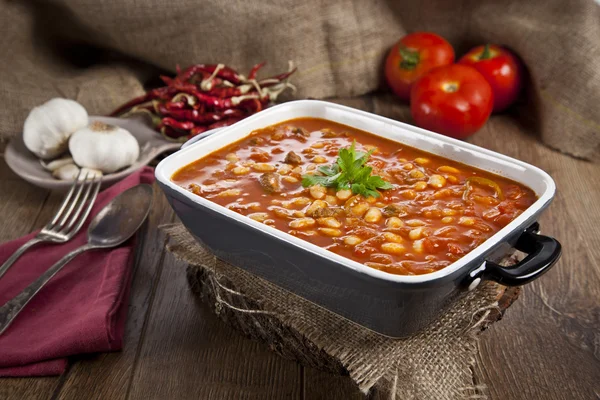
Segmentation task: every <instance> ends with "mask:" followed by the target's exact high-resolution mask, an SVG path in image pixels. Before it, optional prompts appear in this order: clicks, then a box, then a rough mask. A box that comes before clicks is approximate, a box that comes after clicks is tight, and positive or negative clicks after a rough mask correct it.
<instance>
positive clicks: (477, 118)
mask: <svg viewBox="0 0 600 400" xmlns="http://www.w3.org/2000/svg"><path fill="white" fill-rule="evenodd" d="M493 104H494V100H493V94H492V88H491V87H490V84H489V83H487V81H486V80H485V78H484V77H483V75H481V74H480V73H479V72H477V70H476V69H475V68H473V67H469V66H467V65H460V64H453V65H446V66H444V67H439V68H436V69H434V70H431V71H430V72H429V73H427V74H426V75H425V76H423V77H422V78H421V79H419V80H418V81H417V83H415V85H414V86H413V88H412V91H411V94H410V112H411V114H412V116H413V118H414V120H415V122H416V124H417V125H418V126H420V127H422V128H425V129H429V130H431V131H434V132H438V133H441V134H444V135H447V136H451V137H455V138H458V139H463V138H465V137H467V136H469V135H471V134H473V133H475V132H476V131H477V130H479V128H481V127H482V126H483V124H485V121H487V119H488V117H489V116H490V114H491V112H492V107H493Z"/></svg>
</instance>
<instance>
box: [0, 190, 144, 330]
mask: <svg viewBox="0 0 600 400" xmlns="http://www.w3.org/2000/svg"><path fill="white" fill-rule="evenodd" d="M151 204H152V187H151V186H150V185H138V186H134V187H132V188H130V189H128V190H126V191H124V192H123V193H121V194H120V195H118V196H117V197H115V198H114V199H113V200H112V201H111V202H110V203H108V204H107V205H106V206H105V207H104V208H103V209H102V210H100V212H99V213H98V215H96V216H95V217H94V219H93V220H92V222H91V223H90V226H89V228H88V242H87V243H86V244H84V245H83V246H81V247H79V248H77V249H75V250H73V251H71V252H70V253H68V254H67V255H65V256H64V257H63V258H62V259H60V260H59V261H58V262H56V264H54V265H53V266H51V267H50V268H49V269H48V270H47V271H46V272H44V274H43V275H42V276H40V277H39V278H38V279H37V280H36V281H35V282H33V283H32V284H30V285H29V286H27V287H26V288H25V289H24V290H23V291H22V292H21V293H19V294H18V295H17V296H16V297H15V298H14V299H12V300H10V301H8V302H7V303H6V304H4V305H3V306H2V307H0V335H2V333H4V331H5V330H6V328H8V327H9V325H10V324H11V323H12V321H13V320H14V319H15V318H16V316H17V315H19V313H20V312H21V311H22V310H23V309H24V308H25V306H26V305H27V303H29V301H30V300H31V299H32V298H33V297H34V296H35V295H36V294H37V293H38V292H39V291H40V290H41V289H42V288H43V287H44V285H45V284H46V283H48V281H50V279H52V277H53V276H54V275H56V274H57V273H58V272H59V271H60V270H61V269H62V268H63V267H64V266H65V265H67V263H68V262H69V261H71V260H72V259H73V258H75V257H77V256H78V255H79V254H81V253H83V252H84V251H88V250H94V249H106V248H110V247H116V246H118V245H120V244H121V243H123V242H125V241H126V240H127V239H129V238H130V237H131V236H133V234H134V233H135V232H136V231H137V230H138V229H139V227H140V226H142V223H143V222H144V220H145V219H146V217H147V216H148V212H149V211H150V205H151Z"/></svg>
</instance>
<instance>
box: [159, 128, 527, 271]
mask: <svg viewBox="0 0 600 400" xmlns="http://www.w3.org/2000/svg"><path fill="white" fill-rule="evenodd" d="M353 143H354V146H353ZM354 147H355V150H356V152H357V153H356V157H357V158H359V157H360V156H363V157H364V158H363V159H362V160H363V161H365V160H366V164H365V165H364V167H363V169H362V171H361V172H356V174H355V178H356V180H355V181H347V180H346V181H345V180H344V179H342V178H340V176H343V174H344V167H343V165H344V164H343V163H342V164H340V161H339V159H340V158H342V156H343V154H346V155H347V154H348V153H349V151H346V150H344V149H352V151H354ZM340 150H341V151H340ZM358 152H363V153H362V154H361V153H358ZM347 164H348V163H347ZM350 164H351V163H350ZM339 165H342V169H341V170H340V167H339ZM355 165H358V164H356V163H355ZM369 167H370V168H369ZM367 170H368V171H367ZM336 173H338V174H337V175H335V174H336ZM369 173H370V176H371V178H368V175H369ZM359 175H360V176H359ZM328 177H331V179H327V178H328ZM375 177H378V178H375ZM334 178H335V179H334ZM171 179H172V180H173V182H175V183H176V184H178V185H180V186H182V187H184V188H186V189H187V190H189V191H191V192H193V193H195V194H196V195H198V196H202V197H204V198H206V199H208V200H210V201H213V202H215V203H217V204H220V205H222V206H224V207H227V208H228V209H230V210H233V211H235V212H238V213H240V214H242V215H245V216H247V217H249V218H252V219H254V220H255V221H258V222H261V223H264V224H266V225H270V226H272V227H275V228H277V229H279V230H281V231H284V232H287V233H289V234H291V235H294V236H297V237H299V238H302V239H304V240H306V241H309V242H311V243H314V244H316V245H318V246H320V247H323V248H325V249H328V250H329V251H332V252H334V253H337V254H340V255H342V256H344V257H347V258H350V259H352V260H354V261H358V262H360V263H363V264H365V265H367V266H369V267H372V268H376V269H379V270H382V271H386V272H390V273H394V274H400V275H417V274H425V273H430V272H433V271H437V270H440V269H442V268H444V267H446V266H448V265H450V264H451V263H452V262H454V261H456V260H458V259H459V258H461V257H462V256H464V255H465V254H467V253H468V252H470V251H471V250H473V249H474V248H476V247H477V246H478V245H480V244H481V243H483V242H484V241H485V240H486V239H488V238H489V237H491V236H492V235H493V234H494V233H496V232H498V231H499V230H500V229H501V228H502V227H504V226H505V225H507V224H508V223H509V222H510V221H512V220H513V219H514V218H516V217H517V216H518V215H519V214H521V213H522V212H523V211H524V210H525V209H527V208H528V207H529V206H530V205H532V204H533V203H534V202H535V201H536V199H537V198H536V195H535V194H534V192H533V191H532V190H531V189H529V188H527V187H525V186H523V185H521V184H519V183H516V182H514V181H511V180H509V179H506V178H504V177H501V176H498V175H495V174H492V173H490V172H486V171H483V170H479V169H477V168H474V167H470V166H467V165H465V164H461V163H458V162H455V161H451V160H448V159H445V158H442V157H439V156H436V155H433V154H429V153H426V152H424V151H421V150H418V149H415V148H412V147H408V146H405V145H403V144H401V143H397V142H394V141H391V140H388V139H385V138H382V137H379V136H375V135H372V134H370V133H367V132H364V131H361V130H358V129H355V128H351V127H349V126H345V125H342V124H338V123H335V122H332V121H327V120H323V119H317V118H299V119H294V120H290V121H286V122H282V123H279V124H276V125H273V126H269V127H266V128H263V129H258V130H255V131H253V132H251V134H250V135H249V136H247V137H246V138H244V139H242V140H240V141H238V142H236V143H233V144H231V145H228V146H226V147H224V148H222V149H219V150H217V151H215V152H213V153H211V154H209V155H207V156H205V157H203V158H201V159H199V160H197V161H195V162H193V163H191V164H189V165H187V166H185V167H183V168H181V169H180V170H178V171H177V172H175V174H173V176H172V178H171ZM359 179H363V180H362V181H363V182H369V183H372V182H375V184H374V185H375V186H373V185H371V186H372V187H371V189H372V190H371V189H369V190H368V191H366V192H365V190H363V188H364V185H363V186H360V185H358V186H357V185H356V184H353V182H354V183H356V182H359ZM382 182H383V183H382ZM303 183H304V185H305V186H307V187H304V186H303ZM367 186H368V185H367Z"/></svg>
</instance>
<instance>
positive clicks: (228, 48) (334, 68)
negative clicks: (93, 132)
mask: <svg viewBox="0 0 600 400" xmlns="http://www.w3.org/2000/svg"><path fill="white" fill-rule="evenodd" d="M417 30H430V31H434V32H437V33H439V34H441V35H443V36H444V37H446V38H447V39H448V40H449V41H450V42H451V43H452V44H453V45H454V47H455V49H456V50H457V55H458V56H460V55H462V54H464V52H465V51H466V50H468V49H469V48H470V47H471V46H473V45H477V44H481V43H485V42H492V43H499V44H502V45H506V46H508V47H510V48H512V49H513V50H514V51H515V52H516V53H518V54H519V55H520V56H521V58H522V59H523V61H524V62H525V64H526V66H527V68H528V70H529V73H530V75H531V81H530V82H529V83H528V90H527V92H528V93H527V95H526V96H525V98H524V100H523V101H522V104H521V106H520V107H517V109H518V110H516V111H517V112H515V115H518V116H519V117H520V118H521V120H522V121H525V122H527V124H526V125H527V126H529V129H532V130H533V131H534V132H536V133H537V134H538V135H540V137H541V139H542V140H543V141H544V142H545V143H547V144H548V145H550V146H552V147H554V148H556V149H558V150H561V151H564V152H567V153H570V154H573V155H575V156H578V157H583V158H588V159H597V158H598V155H600V113H599V112H598V107H599V104H600V68H598V65H600V5H598V4H597V3H596V2H595V1H594V0H568V1H565V0H529V1H522V0H503V1H498V0H452V1H448V0H404V1H399V0H333V1H332V0H304V1H297V0H277V1H275V0H263V1H238V0H202V1H194V0H144V1H138V0H19V1H16V0H0V53H1V54H2V56H1V57H0V76H1V77H2V78H1V79H0V99H2V101H3V103H2V107H0V137H10V136H12V135H15V134H17V133H19V132H20V130H21V127H22V124H23V120H24V118H25V116H26V115H27V113H28V111H29V110H30V109H31V108H32V107H33V106H35V105H38V104H40V103H42V102H44V101H46V100H48V99H49V98H52V97H55V96H64V97H70V98H74V99H76V100H78V101H80V102H81V103H83V105H84V106H85V107H87V109H88V110H89V111H90V113H91V114H106V113H108V112H110V111H111V110H112V109H114V108H115V107H116V106H117V105H119V104H121V103H123V102H125V101H126V100H128V99H130V98H132V97H134V96H137V95H139V94H141V93H142V92H143V87H144V85H146V84H147V83H148V79H149V78H150V77H153V76H154V77H156V76H157V75H158V69H162V70H163V72H174V70H175V65H176V64H180V65H182V66H187V65H190V64H194V63H218V62H222V63H226V64H229V65H231V66H233V67H236V68H238V69H239V70H240V71H248V70H249V68H250V67H251V66H252V65H253V64H255V63H258V62H261V61H268V62H269V64H268V66H267V68H266V69H265V71H263V72H264V73H265V74H269V73H275V72H280V71H281V70H285V69H286V68H287V62H288V60H293V61H294V62H295V63H296V64H297V65H298V68H299V70H298V72H297V74H295V75H294V77H293V82H294V83H295V84H296V85H297V86H298V92H297V93H296V94H295V97H296V98H306V97H315V98H327V97H350V96H355V95H361V94H365V93H368V92H371V91H373V90H375V89H377V88H379V87H382V86H383V85H382V71H383V60H384V57H385V54H386V52H387V51H388V50H389V48H390V47H391V46H392V44H393V43H394V42H395V41H397V40H398V39H399V38H400V37H402V36H403V35H404V34H406V33H407V32H414V31H417Z"/></svg>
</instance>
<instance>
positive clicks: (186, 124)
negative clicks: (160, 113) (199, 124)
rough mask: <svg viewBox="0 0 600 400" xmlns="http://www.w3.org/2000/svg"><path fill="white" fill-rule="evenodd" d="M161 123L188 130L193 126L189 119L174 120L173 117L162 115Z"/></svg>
mask: <svg viewBox="0 0 600 400" xmlns="http://www.w3.org/2000/svg"><path fill="white" fill-rule="evenodd" d="M162 124H163V125H164V126H168V127H171V128H174V129H181V130H185V131H189V130H190V129H193V128H194V127H195V125H194V123H193V122H191V121H176V120H175V119H173V118H170V117H164V118H163V119H162Z"/></svg>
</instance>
